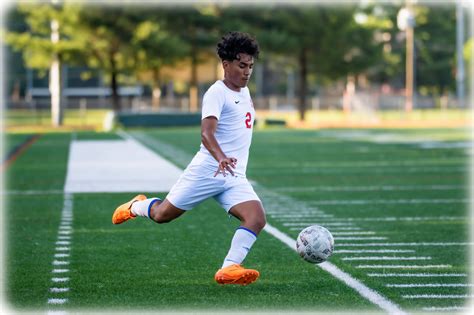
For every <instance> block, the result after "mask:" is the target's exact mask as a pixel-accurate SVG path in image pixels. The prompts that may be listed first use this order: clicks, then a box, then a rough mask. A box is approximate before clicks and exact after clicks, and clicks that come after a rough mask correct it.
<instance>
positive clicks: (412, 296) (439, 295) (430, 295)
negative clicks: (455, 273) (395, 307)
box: [402, 294, 474, 299]
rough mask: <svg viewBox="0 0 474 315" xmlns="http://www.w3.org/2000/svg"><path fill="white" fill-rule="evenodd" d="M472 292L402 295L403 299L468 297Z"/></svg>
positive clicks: (472, 295) (470, 296)
mask: <svg viewBox="0 0 474 315" xmlns="http://www.w3.org/2000/svg"><path fill="white" fill-rule="evenodd" d="M473 297H474V294H413V295H409V294H407V295H402V298H404V299H469V298H473Z"/></svg>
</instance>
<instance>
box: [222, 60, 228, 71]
mask: <svg viewBox="0 0 474 315" xmlns="http://www.w3.org/2000/svg"><path fill="white" fill-rule="evenodd" d="M228 66H229V60H222V68H224V69H226V68H227V67H228Z"/></svg>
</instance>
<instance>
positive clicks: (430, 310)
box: [422, 306, 469, 312]
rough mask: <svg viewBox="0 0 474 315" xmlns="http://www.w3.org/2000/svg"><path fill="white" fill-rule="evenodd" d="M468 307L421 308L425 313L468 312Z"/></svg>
mask: <svg viewBox="0 0 474 315" xmlns="http://www.w3.org/2000/svg"><path fill="white" fill-rule="evenodd" d="M468 309H469V307H466V306H446V307H436V306H431V307H423V308H422V310H423V311H426V312H449V311H465V310H468Z"/></svg>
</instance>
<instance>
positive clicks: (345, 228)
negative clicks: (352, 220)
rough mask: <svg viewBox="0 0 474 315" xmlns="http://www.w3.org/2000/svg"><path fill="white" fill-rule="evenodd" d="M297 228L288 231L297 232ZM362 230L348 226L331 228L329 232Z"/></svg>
mask: <svg viewBox="0 0 474 315" xmlns="http://www.w3.org/2000/svg"><path fill="white" fill-rule="evenodd" d="M297 229H298V228H290V230H297ZM360 230H362V229H361V228H360V227H357V226H348V227H340V226H336V227H333V228H331V232H333V231H360Z"/></svg>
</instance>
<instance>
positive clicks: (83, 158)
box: [64, 133, 182, 193]
mask: <svg viewBox="0 0 474 315" xmlns="http://www.w3.org/2000/svg"><path fill="white" fill-rule="evenodd" d="M120 135H121V136H122V137H125V140H94V141H85V140H81V141H77V140H73V141H72V142H71V145H70V150H69V161H68V170H67V176H66V184H65V186H64V191H65V192H69V193H75V192H80V193H83V192H136V191H142V192H147V191H153V192H158V191H162V192H167V191H169V190H170V188H171V187H172V186H173V185H174V183H175V182H176V181H177V180H178V178H179V176H180V175H181V173H182V170H181V169H179V168H178V167H176V166H175V165H174V164H172V163H171V162H169V161H168V160H166V159H164V158H163V157H161V156H159V155H158V154H156V153H155V152H154V151H152V150H151V149H149V148H147V147H146V146H144V145H142V144H141V143H139V142H137V141H136V140H134V139H133V138H132V137H129V136H127V135H126V134H125V133H121V134H120ZM91 152H93V154H91ZM130 152H133V154H129V153H130ZM144 169H145V170H146V172H143V170H144Z"/></svg>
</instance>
